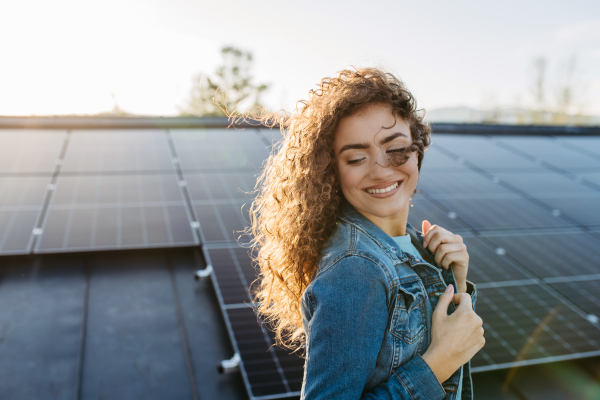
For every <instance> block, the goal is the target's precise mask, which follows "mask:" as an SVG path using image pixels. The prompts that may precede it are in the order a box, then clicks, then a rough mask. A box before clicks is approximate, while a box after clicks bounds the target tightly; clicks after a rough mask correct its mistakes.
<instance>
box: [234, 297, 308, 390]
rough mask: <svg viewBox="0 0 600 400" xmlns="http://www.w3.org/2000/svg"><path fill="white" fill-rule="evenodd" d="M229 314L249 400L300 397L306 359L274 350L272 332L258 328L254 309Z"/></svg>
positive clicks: (239, 310)
mask: <svg viewBox="0 0 600 400" xmlns="http://www.w3.org/2000/svg"><path fill="white" fill-rule="evenodd" d="M227 315H228V318H229V320H230V321H231V327H232V329H233V332H234V337H235V341H236V343H237V348H238V351H239V354H240V356H241V358H242V360H243V369H244V375H245V377H246V380H247V382H248V392H249V393H248V394H249V396H250V398H251V399H261V398H264V399H267V398H270V397H269V396H277V398H282V397H296V396H299V395H300V390H301V389H302V379H303V375H304V360H303V359H301V358H300V357H298V356H296V355H290V354H288V353H286V352H285V351H284V350H282V349H280V348H278V347H272V344H273V341H272V338H271V337H270V336H269V334H270V332H269V331H267V330H266V329H265V328H264V327H263V326H261V325H259V322H258V319H257V317H256V315H255V314H254V311H253V310H252V309H251V308H249V307H244V308H238V309H236V308H229V309H227ZM271 398H272V397H271Z"/></svg>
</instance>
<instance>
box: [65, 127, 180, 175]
mask: <svg viewBox="0 0 600 400" xmlns="http://www.w3.org/2000/svg"><path fill="white" fill-rule="evenodd" d="M160 170H163V171H174V170H175V167H174V163H173V157H172V155H171V152H170V150H169V146H168V142H167V137H166V135H165V131H164V130H159V129H154V130H125V131H115V130H90V131H84V130H75V131H73V132H72V134H71V137H70V140H69V146H68V151H67V153H66V156H65V160H64V162H63V166H62V171H64V172H73V173H83V172H107V171H160Z"/></svg>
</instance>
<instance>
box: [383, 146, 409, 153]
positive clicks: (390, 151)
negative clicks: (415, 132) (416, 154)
mask: <svg viewBox="0 0 600 400" xmlns="http://www.w3.org/2000/svg"><path fill="white" fill-rule="evenodd" d="M406 151H408V147H402V148H400V149H392V150H388V151H386V153H400V152H406Z"/></svg>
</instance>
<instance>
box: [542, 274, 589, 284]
mask: <svg viewBox="0 0 600 400" xmlns="http://www.w3.org/2000/svg"><path fill="white" fill-rule="evenodd" d="M591 279H600V274H589V275H576V276H559V277H556V278H544V282H546V283H564V282H579V281H588V280H591Z"/></svg>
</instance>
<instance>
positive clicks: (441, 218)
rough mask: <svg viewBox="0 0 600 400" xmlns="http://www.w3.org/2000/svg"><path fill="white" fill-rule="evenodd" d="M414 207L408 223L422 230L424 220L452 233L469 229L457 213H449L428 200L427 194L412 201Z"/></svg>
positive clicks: (420, 195) (436, 203)
mask: <svg viewBox="0 0 600 400" xmlns="http://www.w3.org/2000/svg"><path fill="white" fill-rule="evenodd" d="M412 203H413V206H412V207H411V208H410V212H409V213H408V222H409V223H410V224H411V225H412V226H413V227H415V228H416V229H418V230H421V224H422V223H423V220H428V221H429V222H431V224H433V225H439V226H441V227H442V228H445V229H447V230H449V231H451V232H455V233H458V232H463V231H466V230H468V229H469V226H468V225H467V224H465V223H464V222H463V221H462V220H461V219H460V218H457V215H456V213H454V212H451V211H447V210H446V209H445V208H444V207H442V206H441V205H440V204H439V203H438V202H436V201H435V200H432V199H428V198H427V197H426V195H425V194H419V195H417V196H415V197H414V198H413V199H412Z"/></svg>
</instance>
